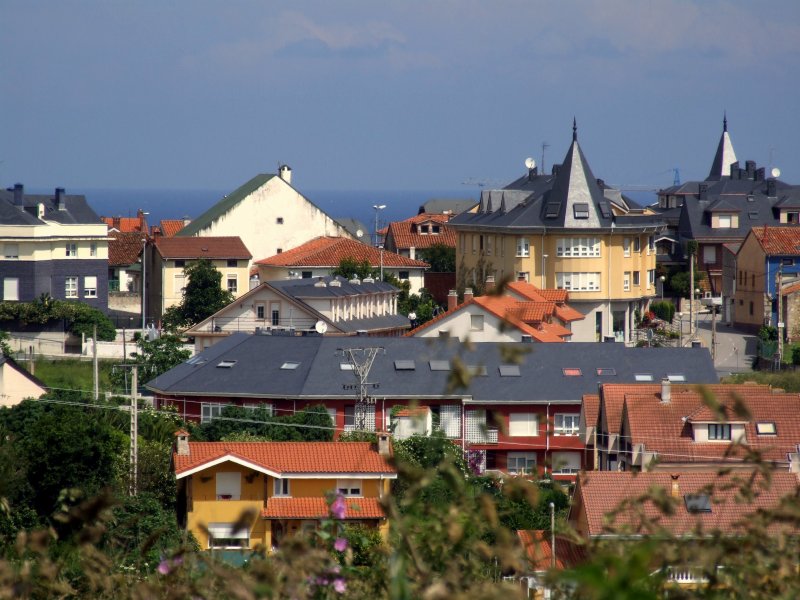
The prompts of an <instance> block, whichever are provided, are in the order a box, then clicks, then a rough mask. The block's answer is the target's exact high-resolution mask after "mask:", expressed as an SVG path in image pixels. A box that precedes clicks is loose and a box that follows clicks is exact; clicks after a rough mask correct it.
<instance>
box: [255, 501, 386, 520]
mask: <svg viewBox="0 0 800 600" xmlns="http://www.w3.org/2000/svg"><path fill="white" fill-rule="evenodd" d="M345 503H346V504H347V509H346V511H345V515H344V518H345V519H382V518H383V517H384V514H383V509H382V508H381V505H380V503H379V501H378V499H377V498H345ZM328 515H330V508H329V507H328V503H327V502H326V501H325V498H276V497H272V498H270V499H268V500H267V506H266V508H264V509H263V510H262V511H261V516H262V517H264V518H265V519H322V518H325V517H327V516H328Z"/></svg>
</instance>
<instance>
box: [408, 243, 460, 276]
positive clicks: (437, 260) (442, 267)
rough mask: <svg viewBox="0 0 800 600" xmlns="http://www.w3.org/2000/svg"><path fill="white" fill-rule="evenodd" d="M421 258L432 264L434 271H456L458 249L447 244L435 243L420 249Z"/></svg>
mask: <svg viewBox="0 0 800 600" xmlns="http://www.w3.org/2000/svg"><path fill="white" fill-rule="evenodd" d="M417 253H418V254H419V257H420V260H424V261H425V262H426V263H428V264H429V265H430V266H431V271H432V272H433V273H455V271H456V249H455V248H454V247H453V246H448V245H447V244H433V245H432V246H431V247H430V248H425V249H422V250H418V251H417Z"/></svg>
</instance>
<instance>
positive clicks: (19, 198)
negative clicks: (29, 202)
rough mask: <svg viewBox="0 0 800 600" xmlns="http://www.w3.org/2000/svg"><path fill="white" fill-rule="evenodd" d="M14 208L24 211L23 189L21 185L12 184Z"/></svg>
mask: <svg viewBox="0 0 800 600" xmlns="http://www.w3.org/2000/svg"><path fill="white" fill-rule="evenodd" d="M14 206H16V207H17V208H18V209H20V210H24V209H25V187H24V186H23V185H22V184H21V183H15V184H14Z"/></svg>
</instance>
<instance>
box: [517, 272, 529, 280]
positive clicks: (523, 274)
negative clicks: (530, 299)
mask: <svg viewBox="0 0 800 600" xmlns="http://www.w3.org/2000/svg"><path fill="white" fill-rule="evenodd" d="M530 277H531V274H530V273H528V272H527V271H519V272H518V273H517V281H524V282H526V283H527V282H529V281H530Z"/></svg>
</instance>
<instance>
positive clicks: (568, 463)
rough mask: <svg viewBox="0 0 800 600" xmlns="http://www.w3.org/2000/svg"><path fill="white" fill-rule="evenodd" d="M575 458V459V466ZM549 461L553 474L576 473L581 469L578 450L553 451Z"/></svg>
mask: <svg viewBox="0 0 800 600" xmlns="http://www.w3.org/2000/svg"><path fill="white" fill-rule="evenodd" d="M575 459H577V466H576V465H575ZM550 462H551V470H552V472H553V475H577V474H578V472H579V471H580V470H581V455H580V453H579V452H553V454H552V455H551V461H550Z"/></svg>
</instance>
